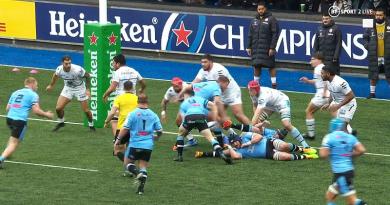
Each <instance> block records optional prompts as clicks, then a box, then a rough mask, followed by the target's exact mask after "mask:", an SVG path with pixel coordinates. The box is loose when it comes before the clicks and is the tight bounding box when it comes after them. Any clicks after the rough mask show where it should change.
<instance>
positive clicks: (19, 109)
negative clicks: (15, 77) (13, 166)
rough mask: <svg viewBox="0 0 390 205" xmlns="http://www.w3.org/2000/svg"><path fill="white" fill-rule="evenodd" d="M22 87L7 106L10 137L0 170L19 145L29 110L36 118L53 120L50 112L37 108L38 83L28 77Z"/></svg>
mask: <svg viewBox="0 0 390 205" xmlns="http://www.w3.org/2000/svg"><path fill="white" fill-rule="evenodd" d="M24 86H25V88H22V89H20V90H17V91H15V92H13V93H12V95H11V97H10V98H9V101H8V104H7V108H6V110H7V112H8V113H7V126H8V127H9V129H10V130H11V137H10V138H9V140H8V145H7V147H6V148H5V150H4V152H3V153H2V154H1V156H0V168H3V165H4V161H5V160H6V159H7V158H8V157H10V156H11V155H12V153H13V152H15V150H16V148H17V147H18V145H19V143H20V142H21V141H22V140H23V138H24V135H25V133H26V129H27V118H28V115H29V113H30V110H32V111H33V112H34V113H35V114H36V115H38V116H42V117H46V118H49V119H53V113H52V112H50V111H47V112H45V111H43V110H41V108H40V107H39V96H38V94H37V93H36V92H35V91H37V89H38V81H37V80H36V79H35V78H32V77H29V78H27V79H26V80H24Z"/></svg>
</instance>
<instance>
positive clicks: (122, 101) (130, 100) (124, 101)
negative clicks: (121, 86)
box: [113, 93, 138, 130]
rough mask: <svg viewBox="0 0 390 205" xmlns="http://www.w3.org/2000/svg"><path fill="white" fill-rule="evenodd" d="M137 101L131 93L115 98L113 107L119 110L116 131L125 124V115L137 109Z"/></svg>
mask: <svg viewBox="0 0 390 205" xmlns="http://www.w3.org/2000/svg"><path fill="white" fill-rule="evenodd" d="M137 101H138V97H137V96H136V95H135V94H133V93H123V94H121V95H118V96H117V97H116V98H115V100H114V105H113V106H115V107H117V108H118V110H119V117H118V125H117V129H118V130H119V129H121V128H122V127H123V123H124V122H125V120H126V117H127V115H128V114H129V113H130V112H131V111H133V110H134V109H135V108H137V105H138V102H137Z"/></svg>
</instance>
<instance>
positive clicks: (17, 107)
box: [7, 88, 39, 121]
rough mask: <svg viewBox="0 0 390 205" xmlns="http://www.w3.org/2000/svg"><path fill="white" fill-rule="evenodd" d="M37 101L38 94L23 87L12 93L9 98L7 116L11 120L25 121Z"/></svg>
mask: <svg viewBox="0 0 390 205" xmlns="http://www.w3.org/2000/svg"><path fill="white" fill-rule="evenodd" d="M38 102H39V96H38V94H37V93H36V92H35V91H33V90H32V89H30V88H23V89H20V90H17V91H15V92H13V93H12V95H11V97H10V98H9V101H8V105H9V110H8V114H7V117H8V118H11V119H13V120H23V121H27V118H28V115H29V113H30V110H31V108H32V106H33V105H35V104H37V103H38Z"/></svg>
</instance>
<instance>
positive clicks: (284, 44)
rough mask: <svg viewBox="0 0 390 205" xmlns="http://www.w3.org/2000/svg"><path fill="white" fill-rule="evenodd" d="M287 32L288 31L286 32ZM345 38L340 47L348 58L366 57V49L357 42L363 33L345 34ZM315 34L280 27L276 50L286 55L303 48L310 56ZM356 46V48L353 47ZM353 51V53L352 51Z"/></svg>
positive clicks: (359, 58) (358, 58)
mask: <svg viewBox="0 0 390 205" xmlns="http://www.w3.org/2000/svg"><path fill="white" fill-rule="evenodd" d="M287 32H289V33H287ZM346 37H347V38H346V40H345V41H342V48H343V49H344V50H345V52H346V53H347V55H348V56H349V57H350V58H353V59H355V60H364V59H365V58H366V57H367V50H366V49H365V48H364V46H363V45H362V44H361V43H360V42H359V39H362V38H363V34H356V35H354V36H353V35H352V34H351V33H347V34H346ZM314 41H315V35H313V36H311V32H310V31H305V32H302V31H300V30H286V29H282V30H281V31H280V34H279V38H278V41H277V44H276V50H277V51H278V52H283V54H287V55H295V54H296V50H297V49H302V48H304V49H305V55H306V56H310V55H311V51H312V48H313V45H314ZM353 47H356V48H358V49H353ZM353 52H354V53H353Z"/></svg>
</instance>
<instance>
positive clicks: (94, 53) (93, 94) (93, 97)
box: [90, 51, 98, 120]
mask: <svg viewBox="0 0 390 205" xmlns="http://www.w3.org/2000/svg"><path fill="white" fill-rule="evenodd" d="M97 54H98V52H97V51H91V73H90V75H91V103H90V105H91V112H92V118H93V119H94V120H97V119H98V112H97V105H98V103H97V101H98V99H97V98H98V93H97V90H98V88H97V86H98V80H97V66H98V63H97V61H98V55H97Z"/></svg>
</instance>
